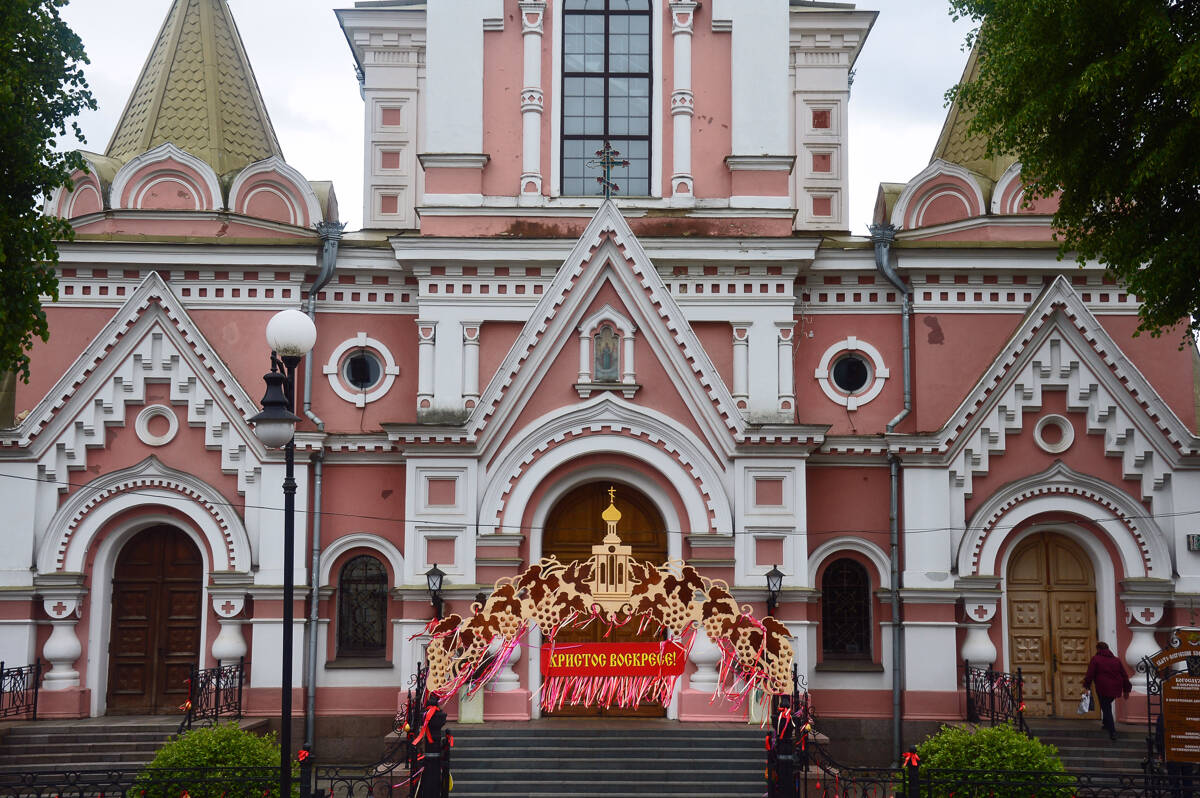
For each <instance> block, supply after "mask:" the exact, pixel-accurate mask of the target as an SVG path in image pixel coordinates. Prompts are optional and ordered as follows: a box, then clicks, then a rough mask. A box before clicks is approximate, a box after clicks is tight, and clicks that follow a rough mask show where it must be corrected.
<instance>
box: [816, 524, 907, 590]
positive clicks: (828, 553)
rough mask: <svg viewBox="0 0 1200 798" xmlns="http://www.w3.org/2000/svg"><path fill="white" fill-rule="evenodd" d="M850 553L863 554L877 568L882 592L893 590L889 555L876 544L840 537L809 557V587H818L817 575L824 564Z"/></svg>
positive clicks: (821, 546)
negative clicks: (840, 555)
mask: <svg viewBox="0 0 1200 798" xmlns="http://www.w3.org/2000/svg"><path fill="white" fill-rule="evenodd" d="M848 551H853V552H855V553H857V554H861V555H863V556H864V557H866V558H867V559H868V560H870V561H871V564H872V565H874V566H875V575H876V577H877V578H878V579H879V589H880V590H890V589H891V586H892V581H891V568H892V567H891V564H890V563H889V561H888V556H887V553H886V552H885V551H884V550H883V549H881V548H879V547H878V546H876V545H875V544H874V543H870V542H868V541H865V540H862V539H860V538H855V537H849V536H843V537H839V538H837V540H830V541H828V542H826V543H822V544H821V545H820V546H817V548H815V549H814V550H813V553H812V554H810V555H808V584H809V586H810V587H814V588H816V587H818V585H817V574H818V573H820V571H821V565H822V563H824V562H825V561H826V560H829V559H832V558H834V557H836V556H838V555H839V554H844V553H845V552H848Z"/></svg>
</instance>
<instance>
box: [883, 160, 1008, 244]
mask: <svg viewBox="0 0 1200 798" xmlns="http://www.w3.org/2000/svg"><path fill="white" fill-rule="evenodd" d="M939 175H947V176H950V177H956V178H958V179H960V180H962V181H963V182H965V183H966V184H967V187H968V189H969V190H970V191H971V192H972V194H971V196H972V197H973V198H974V200H975V207H976V208H978V209H979V213H980V214H983V213H985V212H986V208H987V203H985V202H984V201H983V190H982V189H981V188H980V187H979V182H978V181H977V180H976V179H975V175H974V173H973V172H971V171H970V170H968V169H964V168H963V167H961V166H959V165H958V164H955V163H950V162H949V161H944V160H942V159H941V158H938V159H936V160H934V161H933V162H932V163H931V164H929V166H926V167H925V168H924V169H922V170H921V171H920V172H918V173H917V175H916V176H915V177H914V178H912V179H911V180H909V181H908V183H906V184H905V186H904V190H903V191H901V192H900V197H899V198H898V199H897V200H896V205H895V206H894V207H893V208H892V224H894V225H895V226H896V229H897V230H901V229H905V228H906V225H905V217H906V216H907V215H908V206H909V204H910V203H912V202H913V201H914V200H915V199H916V198H917V192H919V191H923V190H924V189H925V188H926V186H928V184H929V181H930V180H932V179H933V178H935V177H938V176H939ZM968 215H969V206H968Z"/></svg>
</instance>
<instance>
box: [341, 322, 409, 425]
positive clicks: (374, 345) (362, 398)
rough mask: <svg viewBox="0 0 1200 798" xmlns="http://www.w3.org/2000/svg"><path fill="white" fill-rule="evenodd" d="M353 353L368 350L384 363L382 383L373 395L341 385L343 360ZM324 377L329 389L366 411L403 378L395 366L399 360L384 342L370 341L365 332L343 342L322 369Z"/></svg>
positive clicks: (373, 391) (374, 388)
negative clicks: (397, 378)
mask: <svg viewBox="0 0 1200 798" xmlns="http://www.w3.org/2000/svg"><path fill="white" fill-rule="evenodd" d="M352 349H366V350H368V351H370V352H372V353H374V354H376V355H378V356H379V357H380V359H382V360H383V364H382V366H383V368H382V372H383V373H382V374H381V375H380V380H379V382H378V383H376V384H375V387H373V388H372V389H371V390H370V391H366V392H364V391H356V390H354V387H353V386H350V385H347V384H346V383H345V382H343V381H342V358H343V356H345V355H346V354H347V353H348V352H350V350H352ZM321 373H323V374H324V375H325V376H326V377H327V378H328V379H329V387H330V388H332V389H333V392H334V393H336V394H337V395H338V396H339V397H341V398H342V399H345V400H346V401H347V402H353V403H354V406H355V407H365V406H366V405H367V404H369V403H371V402H374V401H376V400H378V399H382V398H383V397H384V395H385V394H387V392H388V391H389V390H391V387H392V384H393V383H394V382H395V381H396V377H398V376H400V367H399V366H397V365H396V359H395V358H393V357H392V352H391V350H390V349H388V348H387V346H386V345H385V344H384V343H383V342H382V341H379V340H377V339H375V338H370V337H368V336H367V334H366V333H365V332H360V333H358V334H357V335H355V337H353V338H350V339H348V340H346V341H342V343H341V344H339V345H338V347H337V348H336V349H334V350H333V352H331V353H330V355H329V360H328V361H326V363H325V365H324V366H322V367H321Z"/></svg>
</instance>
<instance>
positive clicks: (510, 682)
mask: <svg viewBox="0 0 1200 798" xmlns="http://www.w3.org/2000/svg"><path fill="white" fill-rule="evenodd" d="M502 645H503V640H502V639H501V638H500V637H498V636H497V637H495V638H493V639H492V644H491V646H489V647H488V651H489V652H490V653H491V654H492V655H493V656H494V655H496V654H498V653H500V647H501V646H502ZM520 659H521V644H520V643H517V644H516V645H515V646H513V648H512V651H511V652H510V653H509V655H508V662H506V663H505V664H504V666H503V667H501V668H500V670H499V671H498V672H497V673H496V676H495V678H493V679H492V683H491V685H490V689H491V691H492V692H493V693H511V692H512V691H514V690H520V689H521V677H520V676H519V675H518V674H517V671H516V666H517V662H518V661H519V660H520Z"/></svg>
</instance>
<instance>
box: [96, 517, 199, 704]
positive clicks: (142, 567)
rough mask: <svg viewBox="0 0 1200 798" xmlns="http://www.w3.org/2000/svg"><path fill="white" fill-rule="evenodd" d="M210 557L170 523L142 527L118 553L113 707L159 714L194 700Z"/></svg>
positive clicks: (112, 654) (110, 674) (111, 669)
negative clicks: (191, 690)
mask: <svg viewBox="0 0 1200 798" xmlns="http://www.w3.org/2000/svg"><path fill="white" fill-rule="evenodd" d="M203 575H204V563H203V561H202V560H201V558H200V551H199V550H198V549H197V548H196V545H195V544H194V543H192V541H191V539H190V538H188V536H187V535H186V534H184V533H183V532H181V531H180V530H178V529H176V528H174V527H171V526H155V527H150V528H149V529H145V530H143V531H141V532H139V533H138V534H137V535H136V536H134V537H133V539H131V540H130V541H129V542H128V543H126V544H125V547H124V548H122V549H121V553H120V554H119V555H118V556H117V565H116V569H115V571H114V573H113V600H112V626H111V629H110V635H109V648H108V712H109V713H110V714H114V715H156V714H169V713H173V712H178V711H179V706H180V705H181V704H183V702H184V701H186V700H187V697H188V685H187V679H188V675H189V670H190V668H191V666H193V665H195V664H196V663H198V662H199V661H200V610H201V602H202V599H203V582H202V580H203Z"/></svg>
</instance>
